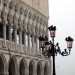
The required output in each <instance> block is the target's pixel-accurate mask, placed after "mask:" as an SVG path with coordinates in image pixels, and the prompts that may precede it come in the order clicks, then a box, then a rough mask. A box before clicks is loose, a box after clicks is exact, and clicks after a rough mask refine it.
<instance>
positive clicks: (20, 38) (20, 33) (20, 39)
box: [19, 29, 22, 51]
mask: <svg viewBox="0 0 75 75" xmlns="http://www.w3.org/2000/svg"><path fill="white" fill-rule="evenodd" d="M19 42H20V49H21V51H22V30H21V29H20V30H19Z"/></svg>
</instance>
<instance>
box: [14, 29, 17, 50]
mask: <svg viewBox="0 0 75 75" xmlns="http://www.w3.org/2000/svg"><path fill="white" fill-rule="evenodd" d="M14 40H15V50H17V28H14Z"/></svg>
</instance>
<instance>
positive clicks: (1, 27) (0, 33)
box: [0, 23, 3, 38]
mask: <svg viewBox="0 0 75 75" xmlns="http://www.w3.org/2000/svg"><path fill="white" fill-rule="evenodd" d="M0 38H3V25H2V24H1V23H0Z"/></svg>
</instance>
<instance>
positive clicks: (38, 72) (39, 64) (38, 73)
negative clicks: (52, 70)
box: [37, 61, 43, 75]
mask: <svg viewBox="0 0 75 75" xmlns="http://www.w3.org/2000/svg"><path fill="white" fill-rule="evenodd" d="M42 69H43V67H42V62H41V61H39V62H38V64H37V75H41V74H42Z"/></svg>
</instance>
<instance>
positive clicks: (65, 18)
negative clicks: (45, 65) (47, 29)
mask: <svg viewBox="0 0 75 75" xmlns="http://www.w3.org/2000/svg"><path fill="white" fill-rule="evenodd" d="M49 25H55V26H56V27H57V31H56V37H55V42H59V45H60V47H61V50H62V51H63V50H64V49H65V48H66V42H65V38H66V37H67V36H71V37H73V38H74V40H75V0H49ZM56 75H75V41H74V43H73V48H72V50H71V55H69V56H67V57H62V56H60V55H58V56H57V57H56Z"/></svg>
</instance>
